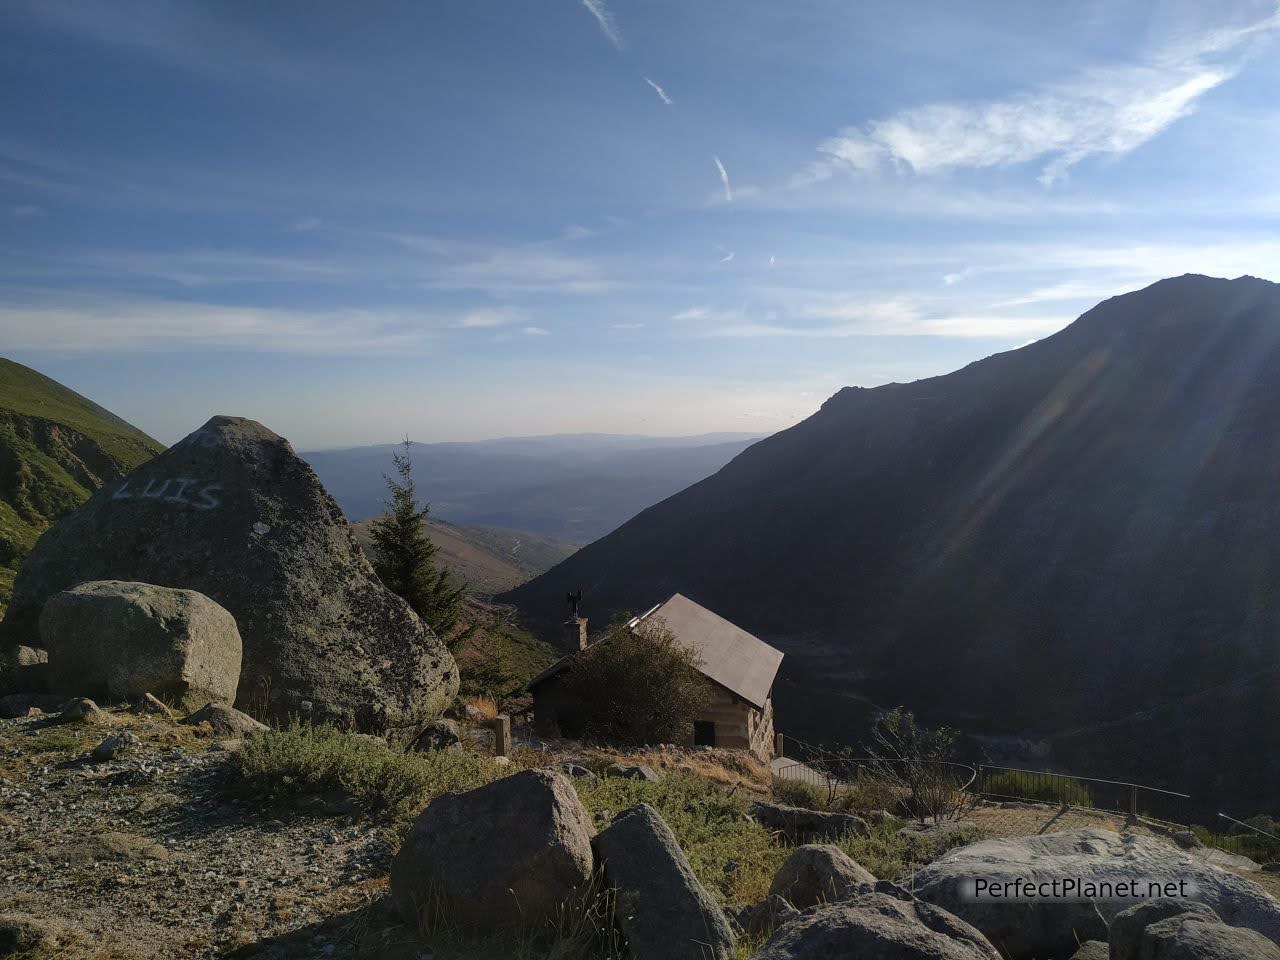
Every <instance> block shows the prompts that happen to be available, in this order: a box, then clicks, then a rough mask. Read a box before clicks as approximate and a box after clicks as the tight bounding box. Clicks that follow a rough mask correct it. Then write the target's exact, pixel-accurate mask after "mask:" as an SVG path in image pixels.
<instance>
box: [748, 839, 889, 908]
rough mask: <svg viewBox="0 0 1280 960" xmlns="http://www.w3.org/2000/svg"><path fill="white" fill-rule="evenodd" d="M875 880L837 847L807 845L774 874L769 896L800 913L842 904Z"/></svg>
mask: <svg viewBox="0 0 1280 960" xmlns="http://www.w3.org/2000/svg"><path fill="white" fill-rule="evenodd" d="M875 882H876V878H875V877H873V876H872V875H871V874H870V873H869V872H868V871H867V870H865V869H863V867H862V866H861V865H860V864H859V863H858V862H857V861H855V860H853V859H852V858H851V857H850V856H849V855H848V854H847V853H845V852H844V851H843V850H841V849H840V848H839V847H836V846H832V845H830V844H823V843H809V844H805V845H804V846H802V847H796V848H795V849H794V850H792V851H791V855H790V856H789V857H787V859H786V860H784V861H783V863H782V866H781V867H779V868H778V872H777V873H776V874H774V877H773V884H772V885H771V886H770V887H769V893H770V894H773V895H776V896H779V897H782V898H783V899H785V900H787V901H789V902H790V903H791V904H792V905H793V906H796V907H799V908H800V909H801V910H803V909H804V908H805V907H812V906H814V905H815V904H819V903H827V902H828V901H832V900H844V899H845V898H847V897H851V896H853V894H854V893H856V892H857V890H858V888H859V887H861V886H863V885H864V884H873V883H875Z"/></svg>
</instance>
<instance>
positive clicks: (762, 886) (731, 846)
mask: <svg viewBox="0 0 1280 960" xmlns="http://www.w3.org/2000/svg"><path fill="white" fill-rule="evenodd" d="M574 786H575V787H577V789H578V795H579V796H580V797H581V798H582V802H583V804H584V805H585V806H586V807H587V809H588V810H590V811H591V812H592V814H604V813H606V812H607V813H608V814H609V815H610V816H612V815H616V814H618V813H620V812H621V811H622V810H624V809H626V808H627V807H630V806H633V805H635V804H637V803H647V804H649V805H650V806H652V807H654V808H655V809H656V810H657V811H658V812H659V813H660V814H661V815H662V818H663V819H664V820H665V821H666V822H667V825H668V826H669V827H671V831H672V833H674V834H675V836H676V840H677V841H678V842H679V844H680V847H681V849H682V850H683V851H684V854H685V856H686V857H687V858H688V859H689V865H690V867H692V868H693V872H694V873H695V874H696V875H697V877H698V880H699V881H701V883H702V885H703V886H704V887H706V888H707V889H708V890H709V891H711V892H712V893H713V894H714V895H716V896H718V897H719V899H721V900H722V901H723V902H725V903H756V902H758V901H760V900H762V899H764V898H765V897H766V896H767V895H768V893H769V884H770V883H771V882H772V880H773V875H774V873H775V872H776V871H777V869H778V867H779V866H780V865H781V864H782V861H783V859H784V858H785V856H786V850H784V849H783V848H781V847H779V846H776V845H775V844H774V843H773V842H772V838H771V837H770V834H769V831H768V830H766V829H765V828H764V827H762V826H760V825H759V824H758V823H755V822H753V821H751V820H748V819H747V800H746V799H745V798H744V797H743V796H741V795H740V794H737V793H733V792H731V791H727V790H724V789H722V788H720V787H717V786H716V785H714V784H710V783H707V782H706V781H704V780H700V779H698V778H696V777H692V776H688V775H685V774H680V773H675V774H671V775H670V776H667V777H666V778H664V779H663V780H660V781H658V782H657V783H649V782H646V781H644V780H626V779H622V778H619V777H607V778H604V779H597V780H587V779H581V780H575V781H574Z"/></svg>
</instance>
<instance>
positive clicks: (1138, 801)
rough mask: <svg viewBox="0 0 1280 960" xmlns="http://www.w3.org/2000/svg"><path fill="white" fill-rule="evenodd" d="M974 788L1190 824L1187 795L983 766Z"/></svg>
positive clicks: (997, 795) (990, 795)
mask: <svg viewBox="0 0 1280 960" xmlns="http://www.w3.org/2000/svg"><path fill="white" fill-rule="evenodd" d="M974 789H975V791H976V792H977V793H979V794H981V795H982V796H983V797H986V798H987V799H990V800H1004V801H1023V802H1028V803H1051V804H1056V805H1058V806H1063V807H1082V808H1085V809H1088V810H1102V811H1105V812H1107V813H1116V814H1120V815H1122V816H1125V817H1129V818H1132V819H1135V820H1150V821H1152V822H1155V823H1160V824H1164V825H1166V826H1172V827H1181V828H1184V829H1186V828H1189V827H1190V824H1191V795H1190V794H1186V793H1178V792H1177V791H1176V790H1163V789H1161V788H1159V787H1151V786H1147V785H1146V784H1141V783H1130V782H1128V781H1124V780H1103V779H1100V778H1097V777H1073V776H1069V775H1067V774H1062V773H1050V772H1047V771H1040V770H1022V769H1019V768H1017V767H994V766H988V765H985V764H984V765H982V766H979V767H978V776H977V779H976V782H975V786H974Z"/></svg>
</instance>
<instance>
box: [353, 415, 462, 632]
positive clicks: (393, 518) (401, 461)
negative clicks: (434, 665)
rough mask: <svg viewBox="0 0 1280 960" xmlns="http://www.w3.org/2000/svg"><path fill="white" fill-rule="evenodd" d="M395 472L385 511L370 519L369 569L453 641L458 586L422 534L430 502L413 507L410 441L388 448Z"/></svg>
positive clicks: (459, 604)
mask: <svg viewBox="0 0 1280 960" xmlns="http://www.w3.org/2000/svg"><path fill="white" fill-rule="evenodd" d="M392 461H393V463H394V464H395V468H396V476H394V477H392V476H387V475H385V474H384V475H383V478H384V479H385V480H386V481H387V493H388V496H387V499H386V501H385V503H386V506H387V512H386V514H385V515H384V516H381V517H379V518H378V519H377V520H375V521H374V522H373V528H372V529H371V530H370V536H371V537H372V538H373V569H374V571H375V572H376V573H377V574H378V577H379V579H381V580H382V582H383V584H385V585H386V587H387V589H389V590H391V591H392V592H393V593H396V594H398V595H399V596H401V597H403V598H404V599H405V601H406V602H407V603H408V604H409V606H410V607H412V608H413V611H414V612H415V613H416V614H417V615H418V616H420V617H421V618H422V619H423V620H424V621H426V623H427V625H428V626H429V627H431V629H432V630H434V631H435V633H436V635H437V636H439V637H440V638H441V639H442V640H444V641H445V642H446V643H450V644H452V643H456V642H457V641H458V640H459V639H460V638H459V637H457V636H455V635H454V634H455V633H456V631H457V627H458V621H459V618H460V617H461V614H462V591H463V589H464V588H465V585H458V586H455V585H454V582H453V578H452V577H451V576H450V575H449V571H448V570H446V569H444V567H443V566H440V565H439V564H437V562H436V545H435V544H434V543H432V542H431V538H430V537H428V536H427V531H426V527H425V522H426V519H427V516H428V515H429V513H430V509H431V508H430V506H429V505H428V504H423V506H422V509H421V510H419V509H418V498H417V491H416V489H415V487H414V483H413V458H412V457H411V455H410V441H409V440H408V438H406V439H405V441H404V451H403V452H397V453H394V454H392Z"/></svg>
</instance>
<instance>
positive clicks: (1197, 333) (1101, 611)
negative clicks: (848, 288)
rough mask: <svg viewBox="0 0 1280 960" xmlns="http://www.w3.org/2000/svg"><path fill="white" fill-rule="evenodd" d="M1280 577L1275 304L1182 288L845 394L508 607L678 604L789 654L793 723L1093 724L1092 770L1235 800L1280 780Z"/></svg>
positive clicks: (1250, 293) (539, 612)
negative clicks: (1226, 699)
mask: <svg viewBox="0 0 1280 960" xmlns="http://www.w3.org/2000/svg"><path fill="white" fill-rule="evenodd" d="M1278 577H1280V286H1277V285H1275V284H1271V283H1268V282H1266V281H1262V280H1257V279H1253V278H1249V277H1242V278H1240V279H1237V280H1219V279H1211V278H1207V277H1198V276H1185V277H1179V278H1176V279H1171V280H1165V281H1162V282H1160V283H1157V284H1154V285H1153V286H1151V287H1148V288H1147V289H1145V290H1142V291H1139V292H1136V293H1131V294H1127V295H1125V296H1121V297H1115V298H1113V299H1111V300H1108V301H1106V302H1104V303H1102V304H1100V305H1099V306H1097V307H1095V308H1094V309H1092V310H1090V311H1089V312H1088V313H1086V314H1084V315H1083V316H1082V317H1081V318H1080V319H1079V320H1077V321H1076V322H1075V323H1074V324H1072V325H1071V326H1070V327H1068V328H1067V329H1066V330H1063V331H1062V332H1060V333H1058V334H1057V335H1055V336H1052V337H1049V338H1047V339H1045V340H1042V341H1039V342H1037V343H1035V344H1032V345H1030V346H1027V347H1024V348H1022V349H1020V350H1015V351H1011V352H1009V353H1005V354H1000V355H997V356H993V357H989V358H987V359H985V360H982V361H979V362H977V363H974V364H971V365H969V366H968V367H965V368H964V369H962V370H959V371H956V372H955V373H952V374H949V375H947V376H942V377H936V378H933V379H930V380H923V381H919V382H917V383H912V384H892V385H888V386H884V387H878V388H876V389H871V390H865V389H845V390H842V391H841V392H840V393H838V394H836V395H835V396H834V397H832V398H831V399H830V400H828V401H827V403H826V404H824V405H823V407H822V409H821V410H820V411H819V412H818V413H817V414H815V415H814V416H813V417H811V418H809V419H808V420H806V421H804V422H803V423H801V424H798V425H797V426H795V427H793V428H792V429H790V430H787V431H784V432H783V433H780V434H777V435H776V436H774V437H771V438H768V439H766V440H762V441H760V442H759V443H757V444H755V445H754V446H752V447H751V448H749V449H747V450H746V451H744V452H743V453H742V454H740V455H739V456H738V457H736V458H735V459H734V460H733V461H732V462H731V463H730V464H728V465H727V466H726V467H725V468H724V469H722V470H721V471H720V472H719V473H717V474H715V475H714V476H712V477H709V478H708V479H706V480H704V481H702V482H701V483H698V484H696V485H694V486H692V487H690V488H688V489H687V490H685V491H683V492H681V493H679V494H677V495H676V496H673V497H671V498H669V499H667V500H665V501H663V502H662V503H660V504H658V505H656V506H654V507H652V508H650V509H649V510H646V511H644V512H643V513H641V514H640V515H639V516H637V517H636V518H635V519H633V520H632V521H630V522H629V523H627V524H625V525H623V526H622V527H621V528H619V529H618V530H617V531H615V532H614V533H612V534H610V535H609V536H607V537H605V538H604V539H602V540H600V541H598V542H596V543H594V544H592V545H590V546H588V547H586V548H584V549H583V550H581V551H579V552H578V553H577V554H575V555H574V556H572V557H570V558H569V559H568V560H566V561H565V562H564V563H562V564H560V565H558V566H557V567H555V568H553V569H552V570H551V571H549V572H548V573H547V574H545V575H543V576H542V577H539V578H537V579H535V580H533V581H531V582H530V583H528V584H526V585H525V586H523V587H521V588H519V589H518V590H516V591H514V592H513V593H512V594H511V595H510V597H511V599H513V600H514V601H515V602H517V603H518V604H520V605H521V606H522V607H523V608H524V609H525V610H526V611H527V612H528V613H529V614H530V615H531V616H532V617H533V618H534V619H535V621H539V622H550V621H552V620H554V619H558V618H559V617H560V615H561V614H562V611H561V610H560V605H561V603H562V600H561V598H562V596H563V593H564V590H565V589H567V588H571V587H572V588H576V587H578V586H581V587H582V588H583V589H584V591H586V593H587V596H588V600H587V601H586V608H587V612H588V613H589V614H591V615H592V616H593V617H595V618H600V617H602V616H607V615H609V614H610V613H612V612H614V611H617V610H621V609H642V608H645V607H646V606H648V605H649V604H651V603H653V602H656V601H657V600H659V599H661V598H663V597H665V596H667V595H669V594H670V593H672V592H673V591H675V590H680V591H682V592H684V593H686V594H688V595H690V596H692V597H694V598H695V599H697V600H698V601H699V602H701V603H705V604H707V605H708V606H710V607H711V608H712V609H714V610H716V611H717V612H719V613H721V614H723V615H725V616H727V617H729V618H730V619H732V620H734V621H735V622H737V623H739V624H741V625H742V626H744V627H746V628H747V629H750V630H752V631H754V632H757V633H758V634H760V635H761V636H762V637H764V638H765V639H767V640H769V641H770V642H772V643H775V644H776V645H778V646H780V647H781V648H783V649H784V650H786V651H787V652H788V653H789V654H790V655H791V656H790V657H789V659H788V661H787V662H786V663H784V672H785V675H786V678H787V679H786V682H784V683H783V685H782V687H781V688H780V691H779V717H780V719H779V725H780V729H783V730H788V729H791V730H795V731H796V732H798V733H801V732H802V731H803V733H802V735H803V734H804V733H807V734H810V735H815V734H817V733H819V732H825V733H826V734H827V735H828V736H833V735H836V734H837V733H838V731H839V730H840V729H841V723H844V724H845V725H847V726H848V728H849V729H850V731H851V736H852V731H853V730H854V729H855V728H856V727H857V721H858V720H859V714H860V712H861V707H860V701H861V700H862V699H869V700H872V701H875V702H876V703H879V704H882V705H884V704H888V705H892V704H894V703H898V702H902V703H906V704H908V705H911V706H913V707H915V708H917V709H918V710H920V711H921V712H922V713H924V714H926V715H928V716H929V717H930V718H932V719H935V720H947V721H950V722H953V723H956V724H957V725H960V726H962V727H964V728H967V729H969V730H971V731H974V732H983V733H1001V732H1015V731H1031V732H1033V733H1038V734H1041V735H1046V736H1050V737H1052V736H1053V735H1055V734H1057V733H1058V732H1065V731H1067V730H1072V731H1076V732H1075V733H1074V734H1073V737H1072V738H1070V744H1071V745H1073V746H1071V748H1070V750H1069V751H1068V740H1067V738H1063V752H1062V754H1061V755H1062V756H1064V757H1069V758H1070V761H1071V762H1072V763H1073V764H1074V765H1075V766H1081V765H1082V764H1083V765H1086V766H1089V767H1091V768H1092V769H1094V770H1096V771H1098V772H1100V773H1102V774H1104V775H1105V774H1112V775H1115V776H1120V775H1126V776H1139V775H1143V776H1145V777H1146V778H1147V779H1149V780H1150V779H1158V780H1164V781H1166V782H1169V783H1173V784H1178V785H1187V784H1189V783H1190V782H1191V781H1194V785H1195V786H1198V787H1199V788H1201V790H1210V789H1211V790H1213V791H1215V795H1216V796H1219V797H1233V798H1234V797H1239V796H1241V791H1243V790H1245V789H1248V790H1249V791H1250V792H1252V791H1253V790H1254V789H1256V788H1257V787H1260V786H1261V784H1262V783H1263V782H1267V783H1270V785H1271V786H1272V787H1277V786H1280V766H1278V765H1277V764H1278V763H1280V761H1277V759H1276V758H1277V756H1280V710H1276V709H1275V708H1274V704H1275V703H1277V702H1280V701H1278V700H1277V694H1278V693H1280V674H1278V673H1277V671H1278V670H1280V597H1278V596H1277V578H1278ZM1214 689H1221V690H1229V691H1232V692H1231V693H1230V704H1231V706H1230V709H1224V711H1220V712H1219V715H1218V716H1217V717H1216V718H1215V716H1214V714H1215V711H1214V709H1213V708H1212V706H1211V704H1213V703H1214V702H1216V701H1214V699H1213V696H1212V695H1210V694H1206V693H1205V692H1206V691H1212V690H1214ZM1242 689H1247V690H1251V691H1253V692H1252V693H1248V694H1241V693H1240V691H1241V690H1242ZM1223 696H1227V694H1223ZM1206 697H1208V699H1207V700H1206ZM1183 701H1186V702H1189V703H1190V702H1194V703H1196V704H1198V706H1197V707H1196V708H1195V710H1193V711H1189V712H1179V711H1178V710H1177V709H1176V705H1177V704H1178V703H1181V702H1183ZM1264 702H1265V703H1267V704H1269V705H1270V707H1271V709H1270V710H1269V711H1268V710H1261V709H1259V705H1260V704H1261V703H1264ZM815 704H823V705H824V710H825V711H826V712H833V713H834V714H835V716H832V717H830V718H828V717H819V716H818V715H817V714H818V713H819V712H823V711H815V709H814V705H815ZM1206 704H1209V705H1206ZM1147 710H1153V711H1157V713H1158V714H1159V716H1160V717H1161V718H1162V719H1161V721H1160V724H1159V726H1158V727H1154V728H1153V727H1152V726H1151V725H1150V724H1149V723H1147V721H1145V720H1144V719H1143V718H1142V717H1141V716H1140V715H1139V714H1140V712H1142V711H1147ZM1151 716H1153V717H1154V716H1156V714H1155V713H1153V714H1152V715H1151ZM1228 716H1229V717H1231V718H1235V722H1236V723H1238V724H1240V725H1242V726H1240V728H1239V729H1236V728H1235V727H1234V726H1232V727H1228V728H1223V727H1221V725H1220V722H1225V718H1226V717H1228ZM1171 717H1176V718H1177V719H1178V720H1179V721H1180V722H1181V723H1183V724H1185V727H1184V728H1183V729H1181V730H1180V729H1177V728H1176V725H1172V724H1171V721H1170V718H1171ZM1246 718H1252V719H1251V720H1247V719H1246ZM1259 718H1261V719H1262V722H1261V723H1258V722H1257V720H1258V719H1259ZM829 719H834V720H835V721H836V724H835V725H834V726H833V725H831V724H830V723H829V722H826V721H828V720H829ZM820 721H821V722H820ZM1246 723H1248V725H1247V726H1243V725H1244V724H1246ZM1099 724H1110V726H1107V727H1105V730H1106V732H1105V733H1100V734H1098V735H1097V736H1096V737H1092V738H1091V737H1090V736H1089V735H1088V734H1087V733H1086V732H1080V731H1084V730H1087V729H1088V728H1093V727H1097V726H1098V725H1099ZM1144 724H1146V725H1144ZM1207 730H1211V731H1212V735H1211V736H1206V735H1205V731H1207ZM1157 734H1158V735H1159V737H1160V738H1162V741H1163V743H1164V744H1167V745H1168V746H1167V748H1163V747H1162V748H1159V749H1157V748H1153V747H1151V746H1150V744H1149V743H1147V744H1146V746H1145V747H1144V748H1140V749H1135V747H1134V745H1135V743H1139V742H1145V741H1147V740H1148V739H1149V738H1152V737H1154V736H1156V735H1157ZM1183 734H1185V735H1187V736H1192V735H1194V736H1196V738H1197V743H1198V744H1201V745H1203V744H1205V743H1216V744H1218V745H1219V749H1218V752H1217V753H1216V754H1215V755H1211V756H1207V755H1205V754H1204V753H1203V752H1202V753H1201V754H1199V755H1198V756H1195V757H1188V756H1184V755H1182V754H1181V753H1180V752H1179V751H1178V750H1177V749H1176V748H1174V747H1173V746H1172V743H1173V741H1174V738H1176V737H1178V736H1180V735H1183ZM1228 741H1229V742H1228ZM1121 759H1123V760H1124V762H1125V763H1126V764H1135V766H1132V767H1131V766H1126V768H1124V769H1112V768H1110V767H1109V766H1108V762H1114V763H1118V762H1120V761H1121ZM1224 764H1225V765H1228V766H1229V769H1226V770H1223V769H1221V767H1222V766H1223V765H1224ZM1210 767H1212V768H1214V769H1213V770H1212V774H1210V772H1209V768H1210ZM1273 793H1274V790H1273ZM1250 812H1252V811H1250Z"/></svg>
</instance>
